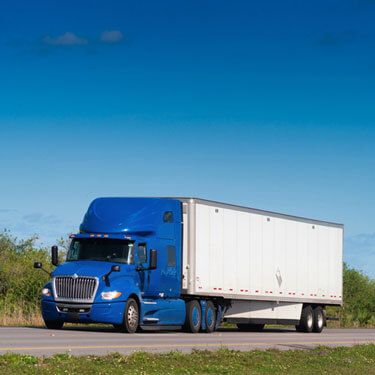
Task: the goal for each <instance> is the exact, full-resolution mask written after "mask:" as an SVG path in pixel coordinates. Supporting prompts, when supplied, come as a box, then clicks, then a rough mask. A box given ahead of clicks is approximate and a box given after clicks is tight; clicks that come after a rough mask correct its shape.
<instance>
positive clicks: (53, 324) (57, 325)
mask: <svg viewBox="0 0 375 375" xmlns="http://www.w3.org/2000/svg"><path fill="white" fill-rule="evenodd" d="M44 324H45V325H46V327H47V328H48V329H61V328H62V327H63V326H64V322H62V321H61V320H45V321H44Z"/></svg>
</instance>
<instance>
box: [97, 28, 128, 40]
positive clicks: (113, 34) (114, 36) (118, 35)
mask: <svg viewBox="0 0 375 375" xmlns="http://www.w3.org/2000/svg"><path fill="white" fill-rule="evenodd" d="M123 39H124V36H123V35H122V32H121V31H119V30H108V31H103V32H102V33H101V34H100V41H101V42H102V43H119V42H121V41H122V40H123Z"/></svg>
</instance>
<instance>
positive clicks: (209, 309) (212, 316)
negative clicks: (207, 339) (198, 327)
mask: <svg viewBox="0 0 375 375" xmlns="http://www.w3.org/2000/svg"><path fill="white" fill-rule="evenodd" d="M205 322H206V329H205V330H204V331H205V332H207V333H211V332H214V331H215V328H216V309H215V305H214V304H213V303H212V301H207V303H206V313H205Z"/></svg>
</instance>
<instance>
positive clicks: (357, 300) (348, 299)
mask: <svg viewBox="0 0 375 375" xmlns="http://www.w3.org/2000/svg"><path fill="white" fill-rule="evenodd" d="M341 322H342V324H343V325H344V326H347V325H353V324H354V325H359V326H366V325H374V324H375V280H373V279H370V278H369V277H368V276H366V275H364V274H363V273H362V272H360V271H358V270H355V269H353V268H349V267H348V266H347V265H346V264H344V306H343V308H342V309H341Z"/></svg>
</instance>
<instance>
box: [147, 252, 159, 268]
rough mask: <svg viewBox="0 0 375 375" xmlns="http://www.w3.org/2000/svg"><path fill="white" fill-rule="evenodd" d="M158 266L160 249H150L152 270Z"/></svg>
mask: <svg viewBox="0 0 375 375" xmlns="http://www.w3.org/2000/svg"><path fill="white" fill-rule="evenodd" d="M157 266H158V251H157V250H155V249H152V250H151V251H150V268H149V269H150V270H155V269H156V268H157Z"/></svg>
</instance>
